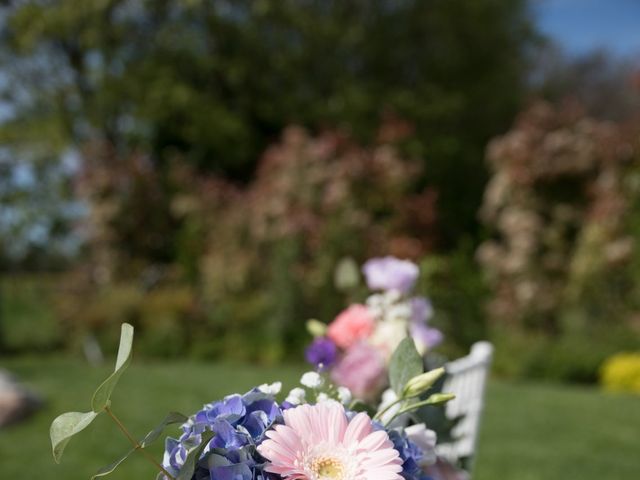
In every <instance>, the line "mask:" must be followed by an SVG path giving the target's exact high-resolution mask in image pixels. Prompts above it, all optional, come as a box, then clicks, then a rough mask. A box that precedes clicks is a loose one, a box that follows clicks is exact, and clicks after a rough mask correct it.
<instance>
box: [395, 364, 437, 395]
mask: <svg viewBox="0 0 640 480" xmlns="http://www.w3.org/2000/svg"><path fill="white" fill-rule="evenodd" d="M442 375H444V368H442V367H440V368H436V369H435V370H430V371H428V372H425V373H423V374H420V375H417V376H415V377H413V378H412V379H410V380H409V381H408V382H407V384H406V385H405V387H404V390H403V391H402V397H403V398H411V397H417V396H418V395H421V394H423V393H424V392H426V391H427V390H429V389H430V388H431V387H432V386H433V384H434V383H436V381H438V379H439V378H440V377H441V376H442Z"/></svg>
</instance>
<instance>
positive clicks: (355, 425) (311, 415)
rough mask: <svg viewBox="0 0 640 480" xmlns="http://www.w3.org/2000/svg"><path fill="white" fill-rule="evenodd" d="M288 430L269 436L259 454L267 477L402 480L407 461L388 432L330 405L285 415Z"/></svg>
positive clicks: (364, 417) (282, 427) (363, 416)
mask: <svg viewBox="0 0 640 480" xmlns="http://www.w3.org/2000/svg"><path fill="white" fill-rule="evenodd" d="M284 422H285V424H284V425H277V426H276V427H275V429H274V430H270V431H268V432H267V437H269V439H268V440H265V441H264V442H263V443H262V444H261V445H260V446H259V447H258V451H259V452H260V454H262V456H263V457H265V458H266V459H267V460H269V462H271V464H270V465H269V466H267V467H266V471H268V472H271V473H276V474H278V475H281V476H282V477H283V478H285V479H289V480H372V479H375V480H402V477H401V476H400V472H401V471H402V460H401V459H400V455H399V453H398V451H397V450H396V449H394V448H393V444H392V443H391V440H389V435H387V432H385V431H384V430H378V431H375V432H374V431H372V430H373V428H372V425H371V419H370V418H369V417H368V416H367V414H365V413H358V414H357V415H356V416H355V417H353V418H352V419H351V421H349V420H348V419H347V415H346V413H345V410H344V407H343V406H342V405H341V404H339V403H338V402H333V401H328V402H322V403H319V404H317V405H301V406H299V407H296V408H291V409H289V410H285V412H284Z"/></svg>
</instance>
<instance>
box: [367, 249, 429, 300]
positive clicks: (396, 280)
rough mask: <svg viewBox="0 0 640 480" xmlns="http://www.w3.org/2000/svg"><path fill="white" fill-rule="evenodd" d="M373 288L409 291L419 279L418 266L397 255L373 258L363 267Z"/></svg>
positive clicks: (369, 284) (368, 282) (370, 286)
mask: <svg viewBox="0 0 640 480" xmlns="http://www.w3.org/2000/svg"><path fill="white" fill-rule="evenodd" d="M362 272H363V273H364V276H365V278H366V280H367V286H368V287H369V288H370V289H371V290H395V291H398V292H400V293H408V292H409V291H411V289H412V288H413V286H414V284H415V283H416V280H417V279H418V275H419V273H420V272H419V270H418V266H417V265H416V264H415V263H413V262H410V261H408V260H400V259H398V258H395V257H384V258H372V259H370V260H368V261H367V262H366V263H365V264H364V265H363V267H362Z"/></svg>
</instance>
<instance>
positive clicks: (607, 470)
mask: <svg viewBox="0 0 640 480" xmlns="http://www.w3.org/2000/svg"><path fill="white" fill-rule="evenodd" d="M2 365H3V366H5V367H7V368H9V369H11V370H12V371H14V372H15V373H17V374H18V375H19V376H20V377H21V378H22V379H23V380H24V381H26V382H28V383H29V384H30V385H32V386H33V387H34V388H36V389H37V390H39V391H40V392H41V393H42V394H44V395H45V397H46V398H47V401H48V403H47V407H46V409H45V410H43V411H42V412H41V413H39V414H38V415H36V416H35V417H34V418H32V419H31V420H30V421H29V422H27V423H25V424H22V425H19V426H16V427H13V428H9V429H6V430H3V431H0V468H1V469H0V472H1V474H0V478H8V479H9V478H11V479H17V478H47V479H65V480H75V479H79V480H84V479H88V478H89V477H90V476H91V475H92V474H93V473H94V472H95V470H97V468H99V467H100V466H102V465H104V464H107V463H110V462H111V461H112V460H114V459H115V458H116V457H118V456H119V455H120V454H122V453H124V452H125V451H126V450H127V443H126V441H125V440H124V438H122V437H121V434H120V433H119V432H118V431H117V430H116V428H115V426H113V425H111V424H110V423H109V420H108V419H107V418H99V419H98V421H97V424H95V425H92V427H93V428H91V427H90V429H89V430H87V431H85V432H83V433H81V434H80V435H79V436H78V437H77V438H74V439H73V440H72V441H71V443H70V444H69V446H68V448H67V451H66V452H65V456H64V458H63V461H62V464H61V465H55V464H54V463H53V460H52V458H51V454H50V447H49V439H48V428H49V424H50V422H51V420H52V419H53V418H54V417H55V416H56V415H57V414H59V413H62V412H64V411H69V410H83V411H86V410H89V401H90V397H91V394H92V392H93V389H94V388H95V386H97V385H98V384H99V382H100V381H101V380H102V379H103V378H105V377H106V375H107V374H108V373H109V367H105V368H101V369H94V368H91V367H88V366H86V365H84V364H83V363H82V362H80V361H74V360H70V359H65V358H47V359H38V358H18V359H11V360H5V361H3V362H2ZM303 368H304V367H302V366H293V367H287V368H282V367H278V368H276V367H273V368H268V367H265V368H255V367H249V366H245V365H232V364H225V365H221V364H202V363H199V364H191V363H186V362H182V363H170V364H160V363H144V362H141V361H139V360H136V361H134V363H133V365H132V366H131V368H130V369H129V370H128V371H127V373H125V375H124V376H123V378H122V381H121V384H120V385H119V387H118V389H117V390H116V393H115V395H114V397H113V409H114V411H115V412H116V414H118V415H119V416H120V417H121V418H122V420H123V421H124V422H125V424H126V425H128V426H129V427H130V429H131V430H132V431H133V432H134V433H135V434H137V435H138V436H142V435H144V433H146V431H148V430H150V429H151V428H152V427H153V426H154V425H155V423H157V422H159V421H160V420H161V419H162V418H163V416H164V415H165V414H166V413H167V412H168V411H170V410H178V411H182V412H183V413H191V412H193V411H194V410H196V409H197V408H199V407H200V406H201V404H203V403H205V402H207V401H210V400H213V399H216V398H219V397H221V396H223V395H225V394H228V393H232V392H241V391H244V390H246V389H248V388H249V387H251V386H253V385H255V384H259V383H264V382H267V381H274V380H282V381H284V383H285V385H286V386H289V387H291V386H293V385H294V384H295V383H296V382H297V379H298V377H299V375H300V373H301V372H302V370H303ZM639 445H640V398H638V397H631V396H614V395H607V394H603V393H600V392H597V391H595V390H591V389H582V388H569V387H562V386H548V385H538V384H510V383H502V382H493V383H492V384H491V385H490V388H489V392H488V402H487V410H486V414H485V417H484V423H483V426H482V434H481V438H480V444H479V457H478V462H477V465H476V472H475V473H476V475H475V476H474V480H529V479H532V480H533V479H545V480H556V479H563V480H564V479H569V480H572V479H576V480H590V479H594V480H595V479H598V480H601V479H607V480H613V479H631V478H638V477H639V475H640V455H639V454H638V451H639V450H638V448H639ZM161 449H162V446H161V445H157V448H156V449H155V451H156V453H157V457H158V458H160V455H161ZM154 475H155V473H154V470H153V468H152V467H150V466H148V465H147V463H146V461H145V460H144V459H143V458H136V457H132V458H130V459H129V460H127V462H126V463H125V464H123V465H122V466H121V467H120V468H119V469H118V470H117V471H116V472H115V473H114V474H112V475H111V477H110V478H113V479H121V480H125V479H126V480H133V479H144V478H148V479H152V478H155V477H154ZM372 480H375V479H372Z"/></svg>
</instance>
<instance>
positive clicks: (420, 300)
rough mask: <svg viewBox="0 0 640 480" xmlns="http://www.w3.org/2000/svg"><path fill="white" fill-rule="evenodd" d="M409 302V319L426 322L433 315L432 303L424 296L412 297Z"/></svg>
mask: <svg viewBox="0 0 640 480" xmlns="http://www.w3.org/2000/svg"><path fill="white" fill-rule="evenodd" d="M410 302H411V321H412V322H415V323H426V322H427V321H429V320H430V319H431V317H433V305H431V301H430V300H429V299H428V298H425V297H414V298H412V299H411V300H410Z"/></svg>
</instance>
